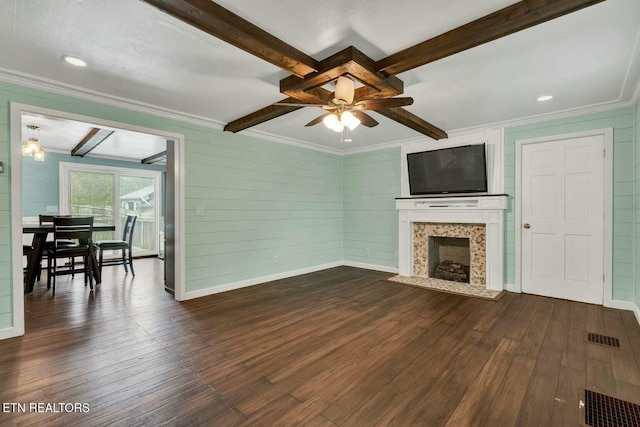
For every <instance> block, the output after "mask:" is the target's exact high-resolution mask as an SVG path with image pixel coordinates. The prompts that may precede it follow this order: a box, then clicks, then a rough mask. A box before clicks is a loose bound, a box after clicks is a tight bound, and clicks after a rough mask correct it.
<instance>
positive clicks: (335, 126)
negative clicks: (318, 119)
mask: <svg viewBox="0 0 640 427" xmlns="http://www.w3.org/2000/svg"><path fill="white" fill-rule="evenodd" d="M322 123H324V125H325V126H326V127H328V128H329V129H331V130H332V131H335V132H342V129H344V124H342V122H341V121H340V119H339V118H338V116H337V115H336V114H329V115H328V116H326V117H325V118H324V119H322Z"/></svg>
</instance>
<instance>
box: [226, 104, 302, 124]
mask: <svg viewBox="0 0 640 427" xmlns="http://www.w3.org/2000/svg"><path fill="white" fill-rule="evenodd" d="M280 102H288V103H291V102H298V100H297V99H295V98H286V99H283V100H282V101H280ZM300 108H302V107H294V106H289V105H269V106H268V107H264V108H261V109H260V110H258V111H255V112H253V113H251V114H247V115H246V116H244V117H240V118H239V119H236V120H234V121H232V122H229V123H227V125H226V126H225V127H224V130H225V131H227V132H233V133H236V132H240V131H241V130H245V129H248V128H250V127H252V126H256V125H259V124H260V123H264V122H266V121H269V120H271V119H275V118H276V117H280V116H284V115H285V114H288V113H290V112H292V111H296V110H299V109H300Z"/></svg>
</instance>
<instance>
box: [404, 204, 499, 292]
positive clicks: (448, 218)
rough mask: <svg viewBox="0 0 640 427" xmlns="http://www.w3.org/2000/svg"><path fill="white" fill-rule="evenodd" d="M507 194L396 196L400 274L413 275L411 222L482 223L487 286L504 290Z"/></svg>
mask: <svg viewBox="0 0 640 427" xmlns="http://www.w3.org/2000/svg"><path fill="white" fill-rule="evenodd" d="M506 208H507V195H506V194H497V195H486V196H460V197H429V198H398V199H396V209H398V211H399V218H400V223H399V247H398V257H399V260H398V267H399V273H400V275H401V276H413V257H414V254H413V248H414V245H413V235H414V233H413V229H414V227H413V224H414V223H417V222H418V223H419V222H427V223H428V222H432V223H459V224H485V227H486V244H487V247H486V257H487V260H486V274H487V277H486V284H487V289H491V290H496V291H501V290H502V289H503V286H504V283H503V266H504V255H503V248H504V228H503V227H504V225H503V224H504V210H505V209H506Z"/></svg>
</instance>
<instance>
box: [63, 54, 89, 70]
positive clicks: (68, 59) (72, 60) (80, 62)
mask: <svg viewBox="0 0 640 427" xmlns="http://www.w3.org/2000/svg"><path fill="white" fill-rule="evenodd" d="M62 59H64V60H65V61H66V62H67V63H69V64H71V65H75V66H76V67H86V66H87V63H86V62H84V61H83V60H82V59H80V58H75V57H73V56H63V57H62Z"/></svg>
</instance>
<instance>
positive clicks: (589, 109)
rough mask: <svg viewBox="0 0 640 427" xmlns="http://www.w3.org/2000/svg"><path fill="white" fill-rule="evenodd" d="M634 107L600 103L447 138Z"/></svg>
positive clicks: (464, 131) (472, 128)
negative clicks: (490, 129)
mask: <svg viewBox="0 0 640 427" xmlns="http://www.w3.org/2000/svg"><path fill="white" fill-rule="evenodd" d="M634 105H635V102H634V101H610V102H602V103H599V104H593V105H586V106H584V107H579V108H570V109H567V110H562V111H556V112H553V113H544V114H536V115H534V116H529V117H521V118H517V119H512V120H505V121H502V122H496V123H489V124H484V125H478V126H470V127H468V128H461V129H455V130H452V131H449V132H447V134H448V135H449V138H455V137H458V136H461V135H467V134H469V133H474V132H482V131H484V130H486V129H487V128H509V127H514V126H522V125H528V124H532V123H541V122H547V121H551V120H560V119H566V118H568V117H576V116H582V115H587V114H594V113H601V112H603V111H611V110H617V109H619V108H628V107H632V106H634Z"/></svg>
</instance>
